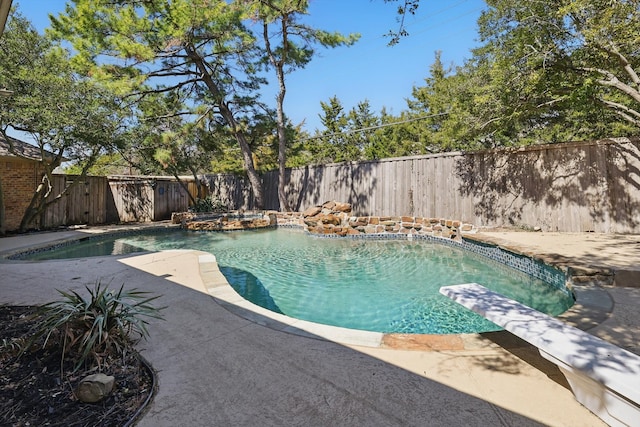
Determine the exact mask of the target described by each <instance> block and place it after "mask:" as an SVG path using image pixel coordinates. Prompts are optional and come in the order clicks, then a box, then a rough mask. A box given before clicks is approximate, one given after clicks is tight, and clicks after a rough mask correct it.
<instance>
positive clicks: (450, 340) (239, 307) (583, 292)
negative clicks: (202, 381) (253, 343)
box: [0, 223, 613, 351]
mask: <svg viewBox="0 0 640 427" xmlns="http://www.w3.org/2000/svg"><path fill="white" fill-rule="evenodd" d="M154 228H162V229H168V228H178V227H172V226H171V225H169V224H166V223H163V224H144V225H140V224H138V225H135V226H118V227H110V228H105V227H101V228H95V229H92V230H90V231H89V230H87V231H88V233H86V234H78V235H74V236H67V237H64V238H61V239H54V240H50V241H48V242H46V243H42V242H41V243H39V244H36V245H33V246H30V247H24V246H23V247H20V248H14V249H13V250H10V251H4V252H2V253H0V256H1V257H2V258H1V259H0V262H1V261H14V262H15V261H18V262H41V261H26V260H15V259H13V260H9V259H8V257H10V256H13V255H16V254H19V253H24V252H28V251H30V250H40V249H43V248H45V247H50V246H55V245H60V244H68V243H69V242H73V241H77V240H84V239H86V238H91V237H97V236H98V235H108V234H119V233H124V234H126V233H129V232H136V231H142V230H148V229H154ZM284 228H288V227H284ZM83 231H84V230H83ZM443 240H444V239H443ZM472 240H473V241H480V242H482V243H485V244H490V245H496V244H495V242H491V241H483V240H482V239H481V238H479V236H474V237H473V239H472ZM496 246H499V247H500V249H503V250H506V251H511V252H513V253H517V254H520V255H524V256H527V257H529V258H531V259H533V260H536V261H539V262H542V263H544V264H546V265H550V266H552V267H554V268H560V266H556V265H553V263H548V262H545V261H543V260H541V259H540V257H537V256H535V255H531V254H527V253H526V251H518V250H512V249H510V248H509V247H505V246H504V245H496ZM191 251H192V252H194V253H196V254H197V255H198V263H199V273H200V277H201V279H202V282H203V284H204V286H205V289H206V290H207V292H208V294H209V295H210V296H211V297H212V298H213V299H214V301H216V303H218V304H220V305H221V306H222V307H224V308H225V309H227V310H228V311H230V312H232V313H234V314H236V315H238V316H240V317H243V318H245V319H247V320H249V321H252V322H254V323H257V324H260V325H262V326H265V327H269V328H270V329H274V330H278V331H281V332H286V333H291V334H296V335H301V336H305V337H309V338H316V339H325V340H329V341H334V342H337V343H340V344H345V345H351V346H363V347H373V348H388V349H405V350H421V351H430V350H431V351H444V350H447V351H450V350H479V349H485V348H487V345H490V346H491V345H496V344H493V343H491V342H490V340H487V339H486V338H485V337H493V336H495V335H496V334H498V335H500V334H508V333H507V332H505V331H499V332H489V333H464V334H460V333H458V334H404V333H382V332H372V331H363V330H357V329H349V328H343V327H338V326H331V325H324V324H319V323H314V322H310V321H306V320H301V319H296V318H293V317H289V316H287V315H284V314H280V313H275V312H273V311H270V310H268V309H265V308H263V307H260V306H258V305H256V304H253V303H251V302H250V301H248V300H246V299H244V298H243V297H242V296H241V295H240V294H238V293H237V292H236V291H235V290H234V289H233V287H232V286H231V285H230V284H229V283H228V282H227V280H226V278H225V277H224V275H223V274H222V273H221V272H220V270H219V268H218V264H217V261H216V258H215V255H214V254H212V253H209V252H204V251H198V250H191ZM562 267H566V264H563V265H562ZM571 290H572V292H573V294H574V296H575V299H576V302H575V304H574V305H573V306H572V307H571V308H570V309H569V310H567V311H566V312H564V313H563V314H562V315H560V316H558V318H559V319H561V320H563V321H565V322H567V323H569V324H571V325H572V326H575V327H578V328H579V329H582V330H589V329H591V328H594V327H596V326H598V325H599V324H601V323H602V322H603V321H604V320H606V319H607V318H608V317H609V316H610V315H611V312H612V310H613V299H612V297H611V296H610V295H609V293H608V292H607V291H606V290H605V289H603V288H602V287H600V286H598V285H592V284H579V285H575V284H574V285H572V286H571Z"/></svg>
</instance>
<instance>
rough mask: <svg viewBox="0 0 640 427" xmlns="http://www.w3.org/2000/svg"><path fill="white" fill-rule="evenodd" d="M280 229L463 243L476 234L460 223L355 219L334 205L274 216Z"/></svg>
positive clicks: (401, 218)
mask: <svg viewBox="0 0 640 427" xmlns="http://www.w3.org/2000/svg"><path fill="white" fill-rule="evenodd" d="M274 213H275V214H276V216H277V221H278V226H298V227H303V228H304V229H306V230H307V231H308V232H309V233H311V234H316V235H325V236H331V235H334V236H358V235H372V234H383V235H384V234H407V235H419V236H425V235H426V236H434V237H443V238H451V239H459V238H460V237H461V235H462V234H464V233H470V232H474V231H475V229H474V227H473V225H471V224H467V223H463V222H462V221H459V220H454V219H446V218H431V217H420V216H352V215H350V213H351V205H350V204H349V203H340V202H335V201H330V202H326V203H323V204H322V205H318V206H312V207H310V208H308V209H306V210H305V211H304V212H274Z"/></svg>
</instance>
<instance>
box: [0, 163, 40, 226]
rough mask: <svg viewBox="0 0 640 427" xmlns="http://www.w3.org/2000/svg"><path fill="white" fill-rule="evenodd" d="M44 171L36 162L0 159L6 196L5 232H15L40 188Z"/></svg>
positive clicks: (0, 173)
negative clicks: (35, 192)
mask: <svg viewBox="0 0 640 427" xmlns="http://www.w3.org/2000/svg"><path fill="white" fill-rule="evenodd" d="M42 173H43V170H42V168H41V167H39V164H38V163H37V162H35V161H29V160H23V159H17V158H6V157H5V158H0V179H1V180H2V191H3V194H4V215H5V230H6V231H15V230H17V229H18V227H19V226H20V221H21V220H22V215H23V214H24V211H25V210H26V208H27V206H29V202H30V201H31V197H32V196H33V193H34V191H35V190H36V188H37V187H38V184H39V183H40V180H41V176H42V175H41V174H42Z"/></svg>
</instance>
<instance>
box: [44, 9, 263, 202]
mask: <svg viewBox="0 0 640 427" xmlns="http://www.w3.org/2000/svg"><path fill="white" fill-rule="evenodd" d="M71 3H72V4H73V7H72V6H67V8H66V10H65V13H64V14H61V15H60V16H58V17H57V18H53V19H52V27H53V31H52V33H53V34H54V35H55V36H56V37H57V38H60V39H66V40H68V41H69V42H71V44H72V46H73V47H74V49H75V51H76V52H77V55H76V57H75V58H74V61H75V65H76V66H77V67H78V68H79V69H80V70H83V71H84V72H85V73H89V74H92V75H95V76H99V77H100V78H104V79H105V80H108V81H110V82H111V83H112V84H113V85H114V87H117V88H118V89H119V90H120V91H121V92H122V93H125V94H128V95H130V96H131V98H130V99H142V98H144V97H145V96H146V95H148V94H150V93H154V92H155V93H163V92H174V93H178V94H179V95H178V96H179V97H181V98H185V99H188V100H189V101H188V102H190V103H191V106H204V107H205V108H206V107H209V108H211V111H212V112H213V113H214V114H216V115H218V117H219V118H220V120H221V121H222V122H223V123H224V124H225V125H226V126H227V127H228V129H229V131H230V132H231V133H232V134H233V136H234V137H235V139H236V141H237V143H238V146H239V148H240V152H241V156H242V159H243V166H244V170H245V172H246V174H247V176H248V178H249V181H250V183H251V187H252V190H253V193H254V197H255V201H256V205H257V207H258V208H262V207H263V206H264V192H263V188H262V181H261V179H260V176H259V175H258V173H257V171H256V168H255V165H254V161H253V156H252V151H251V147H250V144H249V141H248V140H247V135H246V128H247V126H248V122H250V120H251V116H252V114H254V113H255V110H256V106H257V105H258V104H259V102H258V99H257V98H258V92H257V89H258V88H259V86H260V84H262V83H263V80H262V79H261V78H260V77H259V75H258V62H259V61H260V60H261V56H260V51H259V50H258V49H257V46H256V43H255V37H254V35H253V34H252V33H251V31H249V30H248V29H247V28H246V27H245V25H244V23H245V21H246V19H248V15H247V8H246V7H245V5H243V4H242V2H229V1H226V0H172V1H166V0H146V1H143V2H140V1H136V0H116V1H113V0H72V2H71Z"/></svg>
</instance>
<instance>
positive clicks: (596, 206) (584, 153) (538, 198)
mask: <svg viewBox="0 0 640 427" xmlns="http://www.w3.org/2000/svg"><path fill="white" fill-rule="evenodd" d="M222 177H223V176H221V175H213V176H209V181H210V182H212V183H215V184H214V185H212V188H214V190H212V193H213V194H214V195H219V196H220V197H221V198H222V199H225V200H227V201H228V203H227V204H228V205H229V206H231V207H233V208H236V209H240V208H242V209H253V208H255V206H254V205H253V198H252V196H251V192H250V191H249V190H248V183H247V182H245V181H244V180H243V179H240V178H232V177H229V176H226V175H225V176H224V178H222ZM263 180H264V188H265V199H266V206H265V208H267V209H274V210H279V202H278V197H277V186H278V174H277V172H275V171H274V172H269V173H267V174H265V175H264V176H263ZM288 181H289V182H288V185H287V188H286V194H287V197H288V201H289V203H290V205H291V206H292V208H293V209H294V210H296V211H300V210H304V209H305V208H307V207H309V206H313V205H318V204H321V203H323V202H325V201H327V200H338V201H343V202H348V203H351V204H352V205H353V208H354V211H353V213H354V215H359V216H367V215H375V216H394V215H408V216H413V215H420V216H427V217H440V218H456V219H460V220H462V221H464V222H468V223H471V224H474V225H475V226H477V227H483V226H488V227H495V226H511V227H513V226H515V227H522V228H534V227H540V228H541V229H542V230H545V231H564V232H582V231H594V232H605V233H608V232H615V233H640V211H639V208H640V141H639V140H638V139H628V138H618V139H608V140H601V141H591V142H580V143H564V144H551V145H537V146H530V147H525V148H520V149H503V150H487V151H480V152H473V153H466V154H463V153H444V154H437V155H428V156H416V157H404V158H397V159H384V160H377V161H367V162H351V163H340V164H331V165H325V166H308V167H303V168H294V169H291V170H289V171H288Z"/></svg>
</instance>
